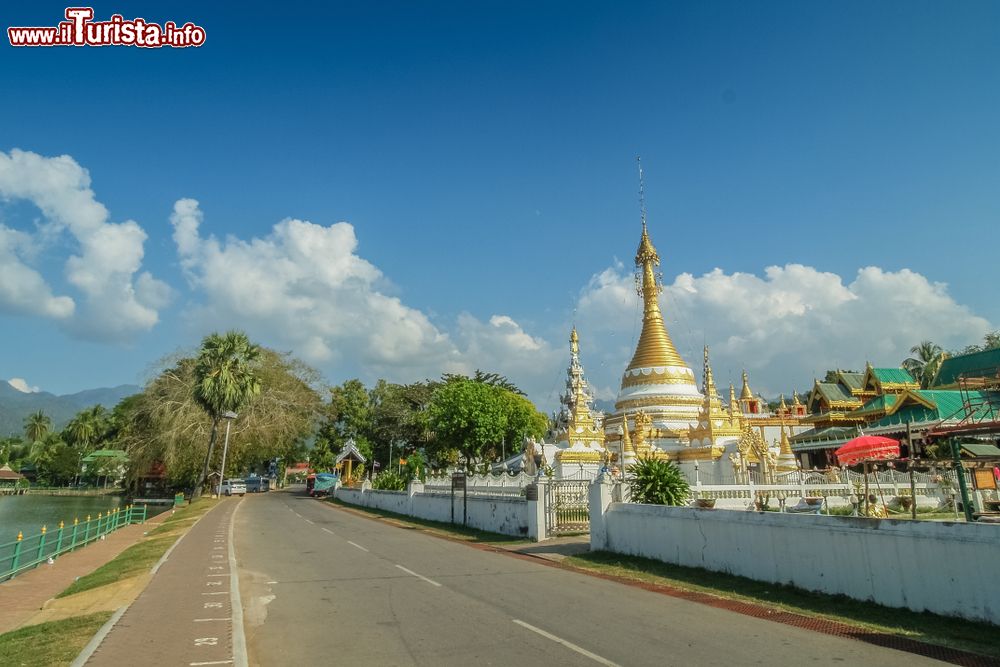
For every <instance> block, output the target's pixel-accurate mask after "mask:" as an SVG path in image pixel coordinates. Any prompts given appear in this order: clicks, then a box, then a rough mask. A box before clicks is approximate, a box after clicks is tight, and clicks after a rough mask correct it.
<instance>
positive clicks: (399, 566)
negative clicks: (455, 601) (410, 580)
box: [365, 549, 441, 586]
mask: <svg viewBox="0 0 1000 667" xmlns="http://www.w3.org/2000/svg"><path fill="white" fill-rule="evenodd" d="M365 551H368V549H365ZM396 567H398V568H399V569H400V570H402V571H403V572H405V573H407V574H412V575H413V576H414V577H416V578H417V579H423V580H424V581H426V582H427V583H428V584H433V585H434V586H441V584H439V583H438V582H436V581H434V580H433V579H428V578H427V577H425V576H424V575H422V574H417V573H416V572H414V571H413V570H408V569H406V568H405V567H403V566H402V565H397V566H396Z"/></svg>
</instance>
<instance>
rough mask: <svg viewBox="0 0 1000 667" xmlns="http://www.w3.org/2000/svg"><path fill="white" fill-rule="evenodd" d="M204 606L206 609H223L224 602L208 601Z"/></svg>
mask: <svg viewBox="0 0 1000 667" xmlns="http://www.w3.org/2000/svg"><path fill="white" fill-rule="evenodd" d="M204 608H205V609H221V608H222V603H221V602H206V603H205V607H204Z"/></svg>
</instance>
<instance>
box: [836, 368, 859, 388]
mask: <svg viewBox="0 0 1000 667" xmlns="http://www.w3.org/2000/svg"><path fill="white" fill-rule="evenodd" d="M837 377H838V378H840V381H841V382H843V383H844V384H846V385H847V387H848V389H849V390H857V389H861V387H862V386H863V385H864V381H865V374H864V373H851V372H849V371H838V372H837Z"/></svg>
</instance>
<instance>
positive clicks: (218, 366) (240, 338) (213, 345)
mask: <svg viewBox="0 0 1000 667" xmlns="http://www.w3.org/2000/svg"><path fill="white" fill-rule="evenodd" d="M259 358H260V348H259V347H258V346H257V345H254V344H253V343H251V342H250V339H249V338H247V335H246V334H245V333H243V332H242V331H229V332H227V333H225V334H223V335H220V334H217V333H213V334H210V335H208V336H206V337H205V339H204V340H203V341H202V343H201V351H200V352H199V353H198V358H197V359H196V360H195V364H194V376H195V385H194V399H195V401H196V402H197V403H198V405H200V406H201V408H202V409H203V410H204V411H205V412H206V413H208V415H209V417H211V419H212V431H211V435H210V436H209V439H208V450H207V451H206V452H205V463H204V464H203V465H202V469H201V474H200V475H198V479H197V480H196V481H195V484H194V488H193V489H192V493H191V495H192V497H194V498H197V497H198V496H200V495H201V490H202V487H203V486H204V485H205V480H206V479H207V478H208V466H209V463H210V462H211V460H212V452H213V450H214V449H215V441H216V438H217V436H218V431H219V422H220V421H221V420H222V419H224V415H225V414H226V413H229V412H234V413H239V411H240V410H242V409H243V408H244V407H245V406H246V405H247V404H248V403H250V402H251V401H252V400H254V399H255V398H256V397H257V396H258V395H259V394H260V379H259V378H258V376H257V372H256V366H257V362H258V360H259Z"/></svg>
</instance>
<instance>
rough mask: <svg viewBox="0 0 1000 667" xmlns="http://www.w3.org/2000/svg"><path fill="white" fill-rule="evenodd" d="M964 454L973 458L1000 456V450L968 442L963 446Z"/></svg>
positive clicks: (983, 444)
mask: <svg viewBox="0 0 1000 667" xmlns="http://www.w3.org/2000/svg"><path fill="white" fill-rule="evenodd" d="M961 447H962V453H968V454H971V455H972V456H1000V449H997V448H996V447H994V446H993V445H988V444H986V443H974V442H967V443H964V444H962V445H961Z"/></svg>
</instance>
